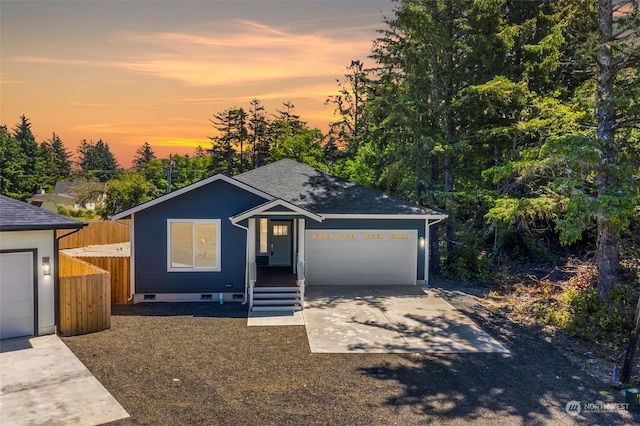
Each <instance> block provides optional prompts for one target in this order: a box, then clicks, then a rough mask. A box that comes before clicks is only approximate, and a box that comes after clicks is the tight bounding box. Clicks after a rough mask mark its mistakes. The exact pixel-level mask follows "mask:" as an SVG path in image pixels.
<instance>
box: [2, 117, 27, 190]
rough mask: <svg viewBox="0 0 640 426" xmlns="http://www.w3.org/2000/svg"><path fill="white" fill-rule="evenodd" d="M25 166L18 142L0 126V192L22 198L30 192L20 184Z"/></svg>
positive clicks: (4, 127) (25, 162)
mask: <svg viewBox="0 0 640 426" xmlns="http://www.w3.org/2000/svg"><path fill="white" fill-rule="evenodd" d="M26 167H27V158H26V155H25V154H24V153H23V152H22V150H21V149H20V143H19V142H18V141H17V140H16V139H15V138H14V137H13V136H11V134H10V133H9V132H8V131H7V128H6V126H1V127H0V193H2V194H4V195H7V196H9V197H13V198H19V199H24V198H27V197H29V196H30V195H32V193H31V192H30V191H29V190H28V188H25V187H24V186H23V185H22V182H23V175H24V173H25V168H26Z"/></svg>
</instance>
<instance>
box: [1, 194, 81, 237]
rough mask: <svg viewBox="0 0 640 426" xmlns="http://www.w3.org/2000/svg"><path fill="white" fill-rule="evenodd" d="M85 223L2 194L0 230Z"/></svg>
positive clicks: (70, 226)
mask: <svg viewBox="0 0 640 426" xmlns="http://www.w3.org/2000/svg"><path fill="white" fill-rule="evenodd" d="M85 225H86V224H85V223H84V222H80V221H78V220H75V219H71V218H70V217H66V216H63V215H61V214H58V213H53V212H50V211H47V210H44V209H41V208H40V207H36V206H32V205H31V204H27V203H25V202H23V201H20V200H16V199H14V198H10V197H7V196H5V195H0V231H26V230H42V229H78V228H82V227H83V226H85Z"/></svg>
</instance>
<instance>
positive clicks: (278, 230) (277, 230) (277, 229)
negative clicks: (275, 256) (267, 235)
mask: <svg viewBox="0 0 640 426" xmlns="http://www.w3.org/2000/svg"><path fill="white" fill-rule="evenodd" d="M288 234H289V227H288V226H287V225H273V235H278V236H283V235H288Z"/></svg>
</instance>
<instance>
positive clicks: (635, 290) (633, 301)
mask: <svg viewBox="0 0 640 426" xmlns="http://www.w3.org/2000/svg"><path fill="white" fill-rule="evenodd" d="M638 296H640V286H639V285H638V284H637V283H636V284H635V285H633V284H629V283H622V284H620V285H618V286H616V287H614V288H613V289H612V290H611V292H610V293H609V295H608V299H607V300H602V299H601V298H600V296H599V295H598V291H597V289H595V288H593V287H588V288H586V289H575V288H572V289H569V290H567V291H565V292H564V293H563V294H562V297H561V298H560V300H559V301H557V302H554V303H547V304H546V305H545V304H543V303H540V304H539V305H538V307H537V309H536V311H537V315H538V317H539V318H540V319H541V320H542V321H543V322H544V323H546V324H551V325H554V326H557V327H560V328H562V329H565V330H567V331H569V332H571V333H572V334H574V335H576V336H579V337H581V338H584V339H586V340H589V341H594V342H596V341H608V342H610V343H611V344H614V345H619V344H622V342H624V341H626V340H627V338H628V336H629V332H630V331H631V330H632V329H633V327H634V326H635V324H634V317H635V309H636V305H637V303H638Z"/></svg>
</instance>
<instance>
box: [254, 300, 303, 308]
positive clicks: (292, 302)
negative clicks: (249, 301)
mask: <svg viewBox="0 0 640 426" xmlns="http://www.w3.org/2000/svg"><path fill="white" fill-rule="evenodd" d="M299 304H300V299H253V306H256V305H299Z"/></svg>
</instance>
